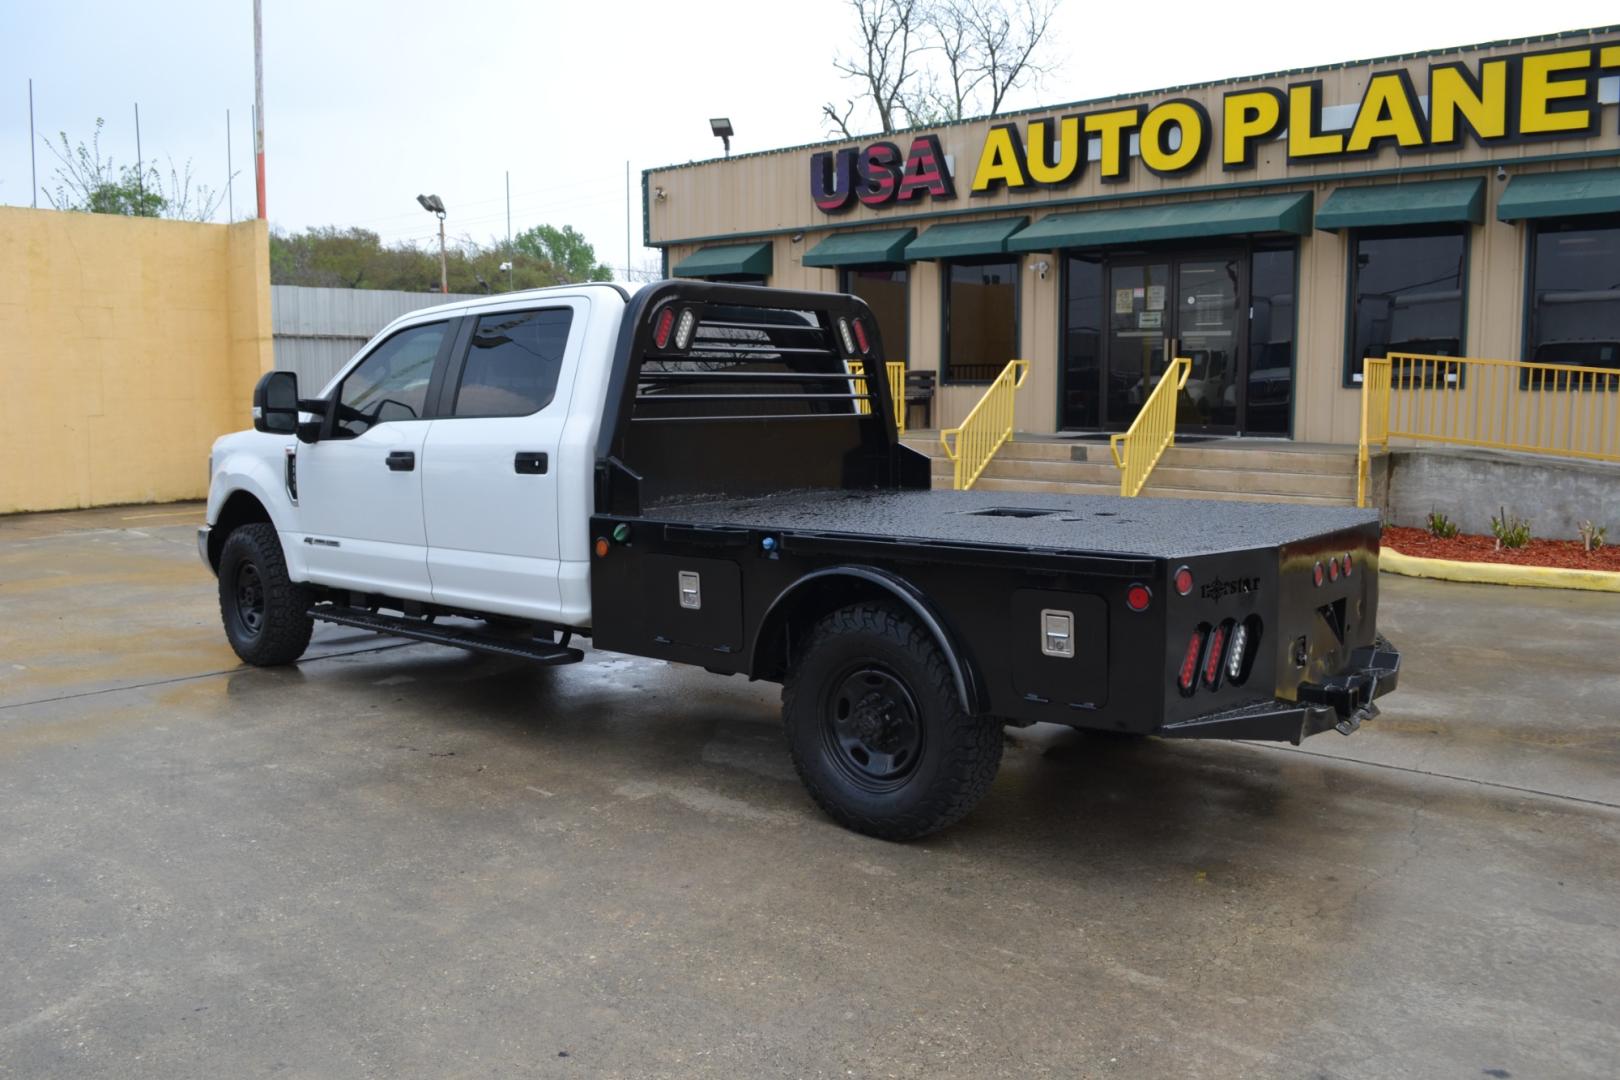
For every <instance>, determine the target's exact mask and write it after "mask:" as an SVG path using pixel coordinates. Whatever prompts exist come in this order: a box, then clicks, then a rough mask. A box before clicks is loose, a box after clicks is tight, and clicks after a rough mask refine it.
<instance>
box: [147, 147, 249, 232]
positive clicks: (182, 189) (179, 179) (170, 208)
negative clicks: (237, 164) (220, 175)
mask: <svg viewBox="0 0 1620 1080" xmlns="http://www.w3.org/2000/svg"><path fill="white" fill-rule="evenodd" d="M238 175H240V173H232V174H231V175H230V177H229V178H228V180H227V182H229V180H234V179H236V177H237V176H238ZM224 201H225V192H224V191H222V190H219V189H216V188H211V187H209V186H208V185H207V184H195V185H193V182H192V179H191V159H190V158H187V159H186V167H185V171H184V172H183V173H182V172H181V170H180V169H178V168H176V167H175V164H174V158H170V159H169V190H168V193H167V194H166V195H164V206H163V216H164V217H166V218H174V219H175V220H177V221H213V220H214V213H215V212H216V211H217V210H218V209H219V204H220V203H222V202H224Z"/></svg>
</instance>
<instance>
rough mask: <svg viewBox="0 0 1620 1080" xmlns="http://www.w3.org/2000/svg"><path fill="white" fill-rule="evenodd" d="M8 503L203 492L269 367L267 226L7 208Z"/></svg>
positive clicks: (5, 509) (112, 500) (1, 412)
mask: <svg viewBox="0 0 1620 1080" xmlns="http://www.w3.org/2000/svg"><path fill="white" fill-rule="evenodd" d="M0 276H3V279H4V280H5V282H6V283H7V288H6V290H5V292H4V293H3V294H0V385H4V386H5V387H6V393H5V394H3V395H0V461H4V462H5V465H4V467H3V468H0V513H11V512H15V511H19V510H54V509H66V508H72V507H83V506H103V505H110V504H117V503H140V502H163V501H169V500H175V499H191V498H200V497H202V496H203V495H204V494H205V493H206V492H207V488H208V478H207V456H208V448H209V446H210V444H211V443H212V442H213V440H214V439H215V438H216V437H217V436H219V435H221V434H224V433H225V432H228V431H234V430H237V429H239V428H243V427H247V426H248V425H249V424H250V423H251V412H250V410H251V401H250V398H251V395H252V391H253V384H254V382H255V381H256V380H257V379H258V377H259V375H260V374H261V373H262V372H265V371H268V370H269V369H270V367H271V364H272V346H271V332H270V255H269V232H268V230H267V228H266V225H265V223H264V222H262V221H248V222H242V223H240V224H236V225H205V224H195V223H191V222H179V221H162V220H157V219H151V218H126V217H119V216H114V215H107V214H77V213H62V212H58V211H51V210H29V209H24V208H20V207H0Z"/></svg>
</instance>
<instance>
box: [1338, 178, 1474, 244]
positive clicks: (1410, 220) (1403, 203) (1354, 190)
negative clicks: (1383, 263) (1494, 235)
mask: <svg viewBox="0 0 1620 1080" xmlns="http://www.w3.org/2000/svg"><path fill="white" fill-rule="evenodd" d="M1461 222H1471V223H1473V224H1475V225H1483V224H1485V180H1484V178H1483V177H1477V176H1476V177H1474V178H1473V179H1472V180H1428V181H1424V182H1422V183H1415V184H1379V185H1376V186H1374V187H1344V188H1339V189H1337V190H1336V191H1334V192H1333V194H1331V195H1329V196H1328V197H1327V201H1326V202H1324V203H1323V204H1322V209H1320V210H1318V211H1317V212H1316V227H1317V228H1318V229H1328V230H1330V231H1333V232H1337V231H1339V230H1340V229H1367V228H1383V227H1385V226H1389V225H1441V224H1451V223H1461Z"/></svg>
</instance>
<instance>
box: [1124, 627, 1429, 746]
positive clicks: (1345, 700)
mask: <svg viewBox="0 0 1620 1080" xmlns="http://www.w3.org/2000/svg"><path fill="white" fill-rule="evenodd" d="M1400 675H1401V654H1400V653H1398V652H1396V651H1395V646H1393V645H1391V644H1390V643H1389V642H1388V641H1386V640H1384V639H1383V638H1382V637H1379V638H1378V639H1377V640H1376V641H1374V642H1373V644H1371V645H1367V646H1364V647H1362V648H1360V649H1357V650H1356V651H1355V652H1353V653H1351V654H1350V665H1349V668H1348V670H1346V671H1343V672H1341V673H1339V674H1337V675H1333V676H1330V677H1329V678H1327V679H1324V680H1323V681H1322V682H1320V683H1302V684H1300V687H1299V699H1298V700H1297V701H1270V702H1263V703H1261V704H1258V705H1246V706H1243V707H1242V708H1238V709H1229V710H1227V711H1225V712H1218V713H1211V714H1209V715H1208V716H1200V717H1198V718H1197V719H1195V720H1184V721H1181V722H1180V723H1175V724H1166V725H1165V726H1164V727H1162V728H1160V729H1159V730H1158V731H1156V732H1154V734H1156V735H1163V736H1166V737H1168V738H1180V739H1260V740H1266V741H1271V742H1290V743H1293V744H1294V745H1295V746H1298V745H1299V742H1300V740H1301V739H1303V738H1305V737H1306V736H1308V735H1315V734H1317V733H1319V732H1323V731H1327V730H1328V729H1329V728H1332V729H1334V730H1336V731H1338V732H1339V733H1340V734H1342V735H1349V734H1350V733H1351V732H1353V731H1355V730H1356V729H1357V728H1359V727H1360V726H1361V722H1362V721H1363V720H1370V719H1372V718H1373V717H1374V716H1377V715H1378V707H1377V706H1376V705H1374V704H1373V699H1375V698H1380V697H1383V696H1384V695H1385V694H1387V693H1389V692H1390V691H1391V690H1393V689H1395V687H1396V686H1397V685H1398V684H1399V682H1400Z"/></svg>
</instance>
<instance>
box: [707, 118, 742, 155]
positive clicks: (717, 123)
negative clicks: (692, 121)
mask: <svg viewBox="0 0 1620 1080" xmlns="http://www.w3.org/2000/svg"><path fill="white" fill-rule="evenodd" d="M709 130H710V131H712V132H714V137H715V138H717V139H719V140H720V142H721V143H722V144H723V145H724V146H725V148H726V157H730V156H731V137H732V136H733V135H735V134H736V132H735V131H732V130H731V121H730V120H729V119H728V118H726V117H724V116H719V117H715V118H714V119H712V120H710V121H709Z"/></svg>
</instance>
